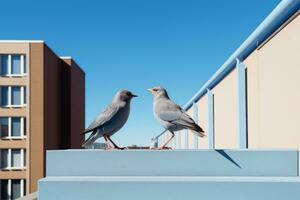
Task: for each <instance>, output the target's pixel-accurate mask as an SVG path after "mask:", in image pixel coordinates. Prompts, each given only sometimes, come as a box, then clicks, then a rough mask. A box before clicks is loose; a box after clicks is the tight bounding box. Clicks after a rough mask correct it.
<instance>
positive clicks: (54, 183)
mask: <svg viewBox="0 0 300 200" xmlns="http://www.w3.org/2000/svg"><path fill="white" fill-rule="evenodd" d="M299 187H300V179H299V178H297V177H50V178H45V179H42V180H40V181H39V198H38V199H39V200H53V199H56V200H66V199H72V200H77V199H78V200H79V199H80V200H82V199H110V200H116V199H143V200H153V199H165V200H182V199H198V198H201V199H206V200H220V199H226V200H227V199H228V200H229V199H243V200H250V199H251V200H253V199H256V200H266V199H272V200H277V199H278V200H279V199H280V200H282V199H289V200H298V199H300V190H299Z"/></svg>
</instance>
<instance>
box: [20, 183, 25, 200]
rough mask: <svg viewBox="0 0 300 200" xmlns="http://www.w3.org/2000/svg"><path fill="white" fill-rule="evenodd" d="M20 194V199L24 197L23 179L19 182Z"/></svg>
mask: <svg viewBox="0 0 300 200" xmlns="http://www.w3.org/2000/svg"><path fill="white" fill-rule="evenodd" d="M20 187H21V188H20V193H21V197H23V196H24V179H21V181H20Z"/></svg>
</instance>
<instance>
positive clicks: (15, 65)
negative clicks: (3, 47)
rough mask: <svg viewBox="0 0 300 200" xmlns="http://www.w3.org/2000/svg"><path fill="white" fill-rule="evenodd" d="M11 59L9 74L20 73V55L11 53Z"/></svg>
mask: <svg viewBox="0 0 300 200" xmlns="http://www.w3.org/2000/svg"><path fill="white" fill-rule="evenodd" d="M11 60H12V62H11V74H21V56H19V55H13V56H12V57H11Z"/></svg>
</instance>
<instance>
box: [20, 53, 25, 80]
mask: <svg viewBox="0 0 300 200" xmlns="http://www.w3.org/2000/svg"><path fill="white" fill-rule="evenodd" d="M20 59H21V60H20V62H21V63H20V64H21V75H22V76H24V71H25V70H24V68H25V63H24V55H21V56H20Z"/></svg>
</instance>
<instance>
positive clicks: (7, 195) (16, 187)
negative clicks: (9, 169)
mask: <svg viewBox="0 0 300 200" xmlns="http://www.w3.org/2000/svg"><path fill="white" fill-rule="evenodd" d="M25 185H26V181H25V180H23V179H7V180H1V182H0V188H1V190H0V191H1V199H3V200H12V199H17V198H19V197H22V196H24V195H25Z"/></svg>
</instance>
